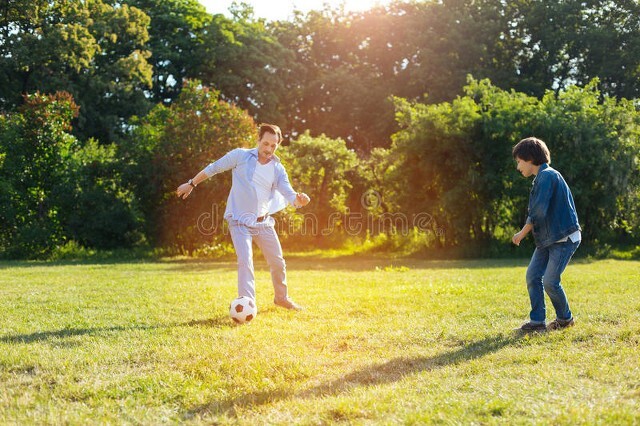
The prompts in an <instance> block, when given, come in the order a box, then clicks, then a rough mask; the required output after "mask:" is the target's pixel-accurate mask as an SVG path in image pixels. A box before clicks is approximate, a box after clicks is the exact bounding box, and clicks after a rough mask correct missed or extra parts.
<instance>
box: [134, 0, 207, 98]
mask: <svg viewBox="0 0 640 426" xmlns="http://www.w3.org/2000/svg"><path fill="white" fill-rule="evenodd" d="M125 3H127V4H128V5H129V6H133V7H136V8H138V9H140V10H142V11H143V12H144V13H146V14H147V15H148V16H149V18H150V19H151V24H150V26H149V41H148V43H147V49H148V50H149V51H150V52H151V57H150V58H149V62H150V63H151V65H152V66H153V86H152V89H151V91H152V93H153V98H152V99H153V100H154V101H155V103H159V102H164V103H165V104H168V103H170V102H172V101H173V100H175V99H176V98H177V97H178V95H179V94H180V90H181V89H182V83H183V81H184V79H185V78H195V77H198V72H199V71H201V69H202V64H203V61H204V59H205V56H204V52H205V49H206V48H207V47H206V46H205V38H206V37H207V32H208V31H210V29H208V26H209V25H210V23H211V20H212V17H211V15H209V14H208V13H207V11H206V9H205V8H204V6H203V5H202V4H200V3H198V1H197V0H126V1H125Z"/></svg>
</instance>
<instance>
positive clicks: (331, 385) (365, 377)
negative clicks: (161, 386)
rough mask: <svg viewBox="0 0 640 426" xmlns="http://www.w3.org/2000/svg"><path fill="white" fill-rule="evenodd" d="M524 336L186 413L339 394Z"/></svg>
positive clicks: (216, 403)
mask: <svg viewBox="0 0 640 426" xmlns="http://www.w3.org/2000/svg"><path fill="white" fill-rule="evenodd" d="M522 337H523V335H522V334H520V333H517V332H513V333H511V334H507V335H503V334H499V335H497V336H491V337H486V338H484V339H482V340H478V341H475V342H471V343H469V344H465V345H464V346H462V347H461V348H458V349H454V350H451V351H448V352H444V353H441V354H439V355H435V356H428V357H398V358H394V359H392V360H390V361H387V362H384V363H382V364H377V365H372V366H367V367H364V368H361V369H359V370H355V371H353V372H351V373H348V374H346V375H344V376H341V377H339V378H337V379H334V380H331V381H327V382H325V383H321V384H319V385H318V386H315V387H312V388H310V389H307V390H304V391H300V392H295V391H292V390H290V389H277V390H273V391H265V392H255V393H251V394H245V395H242V396H239V397H236V398H232V399H228V400H224V401H211V402H210V403H208V404H203V405H200V406H198V407H195V408H193V409H192V410H189V411H188V412H187V413H186V414H185V417H186V418H189V417H192V416H194V415H196V414H198V413H221V412H226V413H229V414H231V415H233V414H234V413H235V409H236V407H239V406H248V405H251V406H256V405H263V404H267V403H271V402H274V401H279V400H283V399H288V398H314V397H326V396H332V395H338V394H340V393H343V392H345V391H347V390H349V389H352V388H355V387H359V386H367V387H369V386H376V385H381V384H387V383H393V382H397V381H400V380H402V379H403V378H405V377H407V376H410V375H412V374H417V373H421V372H428V371H433V370H436V369H439V368H442V367H445V366H448V365H456V364H459V363H462V362H467V361H472V360H474V359H477V358H481V357H483V356H485V355H488V354H491V353H494V352H497V351H499V350H500V349H502V348H504V347H506V346H509V345H512V344H513V343H515V342H517V341H518V340H520V339H521V338H522Z"/></svg>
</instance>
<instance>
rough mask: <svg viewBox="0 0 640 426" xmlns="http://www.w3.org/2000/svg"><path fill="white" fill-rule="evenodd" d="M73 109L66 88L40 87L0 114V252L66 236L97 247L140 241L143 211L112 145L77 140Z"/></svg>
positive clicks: (45, 247)
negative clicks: (49, 91) (47, 90)
mask: <svg viewBox="0 0 640 426" xmlns="http://www.w3.org/2000/svg"><path fill="white" fill-rule="evenodd" d="M77 113H78V107H77V105H76V104H75V103H74V102H73V98H72V97H71V95H69V94H68V93H64V92H59V93H56V94H55V95H51V96H46V95H42V94H39V93H38V94H34V95H29V96H27V97H26V98H25V101H24V103H23V104H22V105H21V106H20V108H19V109H18V111H16V112H15V113H12V114H9V115H6V116H2V117H0V153H2V155H0V157H2V158H3V159H4V160H6V161H3V162H2V163H1V164H0V188H1V191H0V222H2V227H1V228H0V256H3V257H19V258H41V257H43V256H46V255H47V254H48V253H50V252H51V251H52V250H53V249H55V248H56V247H57V246H59V245H61V244H64V243H65V242H67V241H70V240H75V241H77V242H79V243H81V244H83V245H85V246H89V247H97V248H114V247H126V246H131V245H132V244H134V243H136V242H138V241H139V239H140V232H139V231H138V230H139V228H140V223H139V222H140V219H141V218H140V216H139V215H138V214H137V210H136V206H135V197H133V195H132V194H131V193H130V192H129V191H126V190H125V189H123V188H122V185H121V179H120V176H119V173H118V167H117V165H116V163H117V158H116V157H115V148H114V147H113V146H111V147H106V146H105V147H102V146H98V145H97V143H96V142H95V141H90V142H89V143H88V144H87V145H86V146H84V147H81V146H80V144H79V142H78V141H77V140H76V138H75V137H74V136H72V135H71V134H70V133H69V132H70V130H71V121H72V119H73V118H74V117H75V116H76V115H77Z"/></svg>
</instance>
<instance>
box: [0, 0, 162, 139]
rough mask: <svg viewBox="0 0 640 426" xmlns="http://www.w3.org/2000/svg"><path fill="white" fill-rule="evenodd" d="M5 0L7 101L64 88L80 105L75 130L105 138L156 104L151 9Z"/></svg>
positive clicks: (1, 57) (96, 1)
mask: <svg viewBox="0 0 640 426" xmlns="http://www.w3.org/2000/svg"><path fill="white" fill-rule="evenodd" d="M0 7H1V8H2V9H3V19H2V21H0V38H1V40H2V43H0V81H2V83H3V84H1V85H0V109H2V110H5V111H9V110H12V109H13V108H15V107H16V106H17V105H20V103H21V102H22V95H23V94H26V93H33V92H36V91H41V92H44V93H53V92H55V91H60V90H64V91H67V92H69V93H71V94H72V95H73V97H74V99H75V101H76V102H77V103H78V105H79V106H80V113H79V116H78V119H77V126H76V127H75V133H76V134H77V135H78V136H80V137H81V139H86V138H88V137H95V138H97V139H99V140H100V141H102V142H105V143H106V142H109V141H112V140H114V137H115V135H117V134H119V133H121V132H122V129H123V126H124V125H125V121H126V120H127V119H128V118H129V117H130V116H132V115H134V114H143V113H145V112H146V111H147V110H148V100H147V98H146V97H145V93H144V90H145V89H146V88H148V87H149V86H150V84H151V67H150V65H149V64H148V63H147V58H148V56H149V52H148V51H146V50H145V43H146V42H147V39H148V33H147V29H146V27H147V26H148V24H149V17H148V16H147V15H145V14H144V13H143V12H142V11H140V10H139V9H137V8H135V7H129V6H127V5H126V4H114V5H110V4H108V3H106V2H103V1H101V0H91V1H86V2H78V1H71V0H57V1H53V2H52V1H44V0H16V1H6V2H4V4H3V5H1V6H0Z"/></svg>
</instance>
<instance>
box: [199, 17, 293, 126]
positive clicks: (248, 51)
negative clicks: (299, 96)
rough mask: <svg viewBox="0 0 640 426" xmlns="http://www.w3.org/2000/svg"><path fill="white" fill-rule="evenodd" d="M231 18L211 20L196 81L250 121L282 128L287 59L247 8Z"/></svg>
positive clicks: (289, 67)
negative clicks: (214, 91) (240, 110)
mask: <svg viewBox="0 0 640 426" xmlns="http://www.w3.org/2000/svg"><path fill="white" fill-rule="evenodd" d="M232 12H233V18H231V19H229V18H226V17H225V16H224V15H214V16H213V19H212V20H211V22H210V23H209V25H208V26H207V28H206V36H205V41H204V51H203V53H202V54H203V60H202V65H201V66H200V68H198V69H197V70H196V73H197V76H198V78H199V79H200V80H202V82H203V83H204V84H206V85H209V86H213V87H215V88H216V89H217V90H219V91H220V94H221V96H222V99H224V100H225V101H227V102H231V103H234V104H236V105H238V106H239V107H241V108H243V109H245V110H247V111H248V112H249V114H251V116H252V117H254V118H255V119H256V120H259V121H262V122H269V123H280V124H281V125H282V127H283V128H287V126H285V125H283V123H284V122H285V117H286V114H287V113H288V109H289V105H290V102H289V100H290V99H291V97H290V94H289V93H288V92H287V90H286V87H285V85H284V82H285V81H287V80H288V79H289V78H290V76H291V74H292V73H293V72H294V71H295V69H296V66H295V64H293V55H291V53H290V52H288V51H287V50H286V49H285V48H283V46H282V45H281V44H280V43H278V41H277V40H276V39H275V38H274V37H273V36H272V35H271V34H270V31H269V30H268V29H267V27H266V23H265V22H264V20H260V19H258V20H256V19H255V18H254V17H253V10H252V9H251V8H250V7H249V6H247V5H241V6H239V7H236V8H233V9H232Z"/></svg>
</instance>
